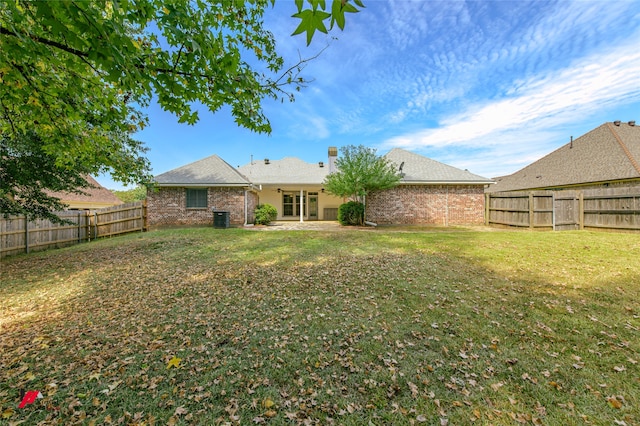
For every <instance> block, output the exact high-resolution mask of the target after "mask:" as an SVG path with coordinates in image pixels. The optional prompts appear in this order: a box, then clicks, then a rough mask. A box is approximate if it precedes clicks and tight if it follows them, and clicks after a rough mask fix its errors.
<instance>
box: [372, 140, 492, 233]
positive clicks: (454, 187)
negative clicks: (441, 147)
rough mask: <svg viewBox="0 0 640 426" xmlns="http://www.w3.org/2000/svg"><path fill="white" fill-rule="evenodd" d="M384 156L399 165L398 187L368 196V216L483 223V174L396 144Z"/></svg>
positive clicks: (446, 223) (425, 222)
mask: <svg viewBox="0 0 640 426" xmlns="http://www.w3.org/2000/svg"><path fill="white" fill-rule="evenodd" d="M385 157H386V158H387V159H389V160H390V161H391V162H393V163H395V164H396V165H397V166H398V171H399V172H400V174H401V176H402V179H401V181H400V184H399V185H398V186H396V187H395V188H392V189H388V190H384V191H378V192H374V193H372V194H369V195H368V196H367V199H366V216H367V220H368V221H371V222H374V223H377V224H398V225H400V224H407V225H442V226H449V225H477V224H482V223H484V190H485V187H487V186H488V185H490V184H492V183H493V181H492V180H491V179H487V178H484V177H482V176H478V175H476V174H473V173H471V172H469V171H468V170H461V169H458V168H456V167H453V166H449V165H447V164H443V163H440V162H438V161H435V160H432V159H430V158H427V157H424V156H422V155H418V154H415V153H413V152H409V151H406V150H404V149H400V148H394V149H392V150H391V151H389V152H388V153H387V154H386V155H385Z"/></svg>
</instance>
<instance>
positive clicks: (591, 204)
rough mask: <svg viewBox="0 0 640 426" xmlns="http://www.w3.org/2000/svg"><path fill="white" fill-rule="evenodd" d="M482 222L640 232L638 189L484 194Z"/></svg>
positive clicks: (557, 228)
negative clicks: (483, 218)
mask: <svg viewBox="0 0 640 426" xmlns="http://www.w3.org/2000/svg"><path fill="white" fill-rule="evenodd" d="M485 197H486V198H485V223H486V224H487V225H492V224H496V225H509V226H518V227H528V228H548V229H553V230H554V231H564V230H574V229H585V228H594V229H595V228H598V229H612V230H614V229H620V230H640V190H638V188H621V187H618V188H592V189H584V190H562V191H551V190H547V191H512V192H496V193H487V194H485Z"/></svg>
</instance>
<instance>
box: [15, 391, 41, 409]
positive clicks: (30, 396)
mask: <svg viewBox="0 0 640 426" xmlns="http://www.w3.org/2000/svg"><path fill="white" fill-rule="evenodd" d="M38 397H40V398H42V394H41V393H40V391H29V392H27V393H25V394H24V398H22V402H21V403H20V405H18V408H24V407H25V406H26V405H27V404H33V403H34V401H35V400H36V399H37V398H38Z"/></svg>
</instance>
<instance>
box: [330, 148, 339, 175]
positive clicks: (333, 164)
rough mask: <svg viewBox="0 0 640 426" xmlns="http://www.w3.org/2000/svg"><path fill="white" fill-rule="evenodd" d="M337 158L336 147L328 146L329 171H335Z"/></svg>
mask: <svg viewBox="0 0 640 426" xmlns="http://www.w3.org/2000/svg"><path fill="white" fill-rule="evenodd" d="M337 158H338V148H336V147H335V146H330V147H329V173H333V172H335V171H336V159H337Z"/></svg>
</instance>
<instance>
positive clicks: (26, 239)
mask: <svg viewBox="0 0 640 426" xmlns="http://www.w3.org/2000/svg"><path fill="white" fill-rule="evenodd" d="M24 251H25V253H27V254H29V218H28V217H27V215H25V216H24Z"/></svg>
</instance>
